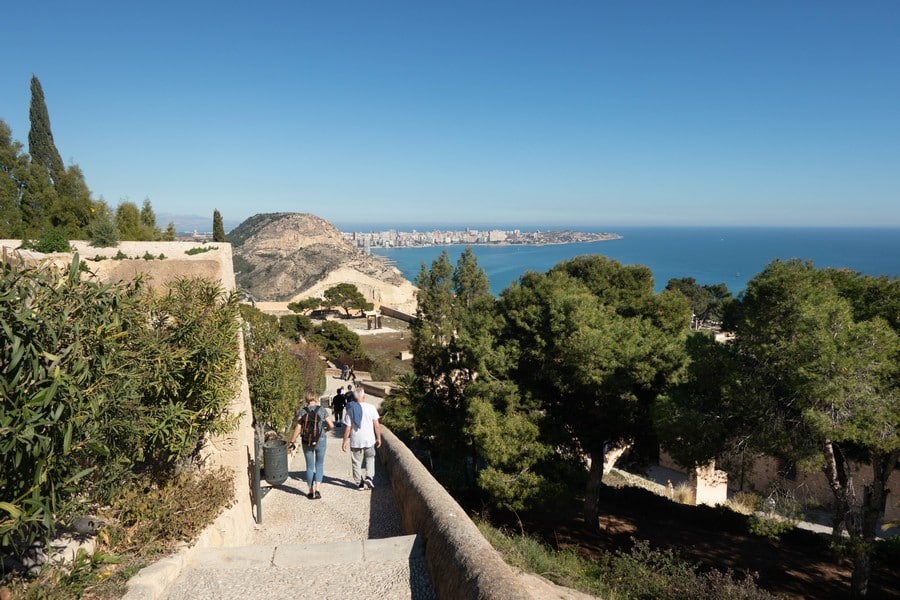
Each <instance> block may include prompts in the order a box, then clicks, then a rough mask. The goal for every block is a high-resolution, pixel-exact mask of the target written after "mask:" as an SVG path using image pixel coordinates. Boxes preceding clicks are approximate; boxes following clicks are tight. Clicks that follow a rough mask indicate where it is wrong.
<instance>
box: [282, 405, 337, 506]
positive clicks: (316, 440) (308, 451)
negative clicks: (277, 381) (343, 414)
mask: <svg viewBox="0 0 900 600" xmlns="http://www.w3.org/2000/svg"><path fill="white" fill-rule="evenodd" d="M331 429H334V420H332V418H331V414H330V413H329V412H328V409H327V408H325V407H324V406H319V398H318V396H316V393H315V392H306V406H304V407H303V408H301V409H300V411H298V413H297V425H296V426H295V427H294V433H293V435H292V436H291V444H290V449H291V450H293V449H294V448H296V447H297V440H298V439H299V440H300V445H301V447H302V448H303V456H304V458H306V485H307V486H308V487H309V493H308V494H306V497H307V498H309V499H310V500H313V499H316V500H318V499H319V498H321V497H322V494H321V492H320V491H319V486H320V485H321V484H322V477H323V475H324V474H325V472H324V471H325V449H326V447H327V443H328V436H327V435H325V432H326V431H330V430H331Z"/></svg>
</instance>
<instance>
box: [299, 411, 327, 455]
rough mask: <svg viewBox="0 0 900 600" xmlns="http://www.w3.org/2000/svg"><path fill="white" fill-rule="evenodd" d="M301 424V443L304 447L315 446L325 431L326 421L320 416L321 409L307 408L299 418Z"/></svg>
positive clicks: (301, 412)
mask: <svg viewBox="0 0 900 600" xmlns="http://www.w3.org/2000/svg"><path fill="white" fill-rule="evenodd" d="M297 422H298V423H299V424H300V443H301V444H303V445H304V446H315V445H316V444H318V443H319V438H320V437H322V432H323V431H324V430H325V419H323V418H322V417H321V415H320V414H319V407H318V406H316V407H315V408H312V407H309V406H307V407H305V408H304V409H303V410H302V411H300V416H299V417H298V418H297Z"/></svg>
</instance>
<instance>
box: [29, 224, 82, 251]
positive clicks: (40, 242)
mask: <svg viewBox="0 0 900 600" xmlns="http://www.w3.org/2000/svg"><path fill="white" fill-rule="evenodd" d="M22 247H23V248H28V249H30V250H36V251H37V252H42V253H44V254H51V253H53V252H71V251H72V246H70V245H69V236H68V235H66V233H65V232H64V231H62V230H61V229H56V228H54V227H51V228H48V229H45V230H44V231H42V232H41V235H40V237H39V238H38V239H37V240H26V241H23V242H22Z"/></svg>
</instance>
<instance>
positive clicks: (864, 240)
mask: <svg viewBox="0 0 900 600" xmlns="http://www.w3.org/2000/svg"><path fill="white" fill-rule="evenodd" d="M416 229H417V231H432V230H435V229H438V230H444V231H446V230H459V229H460V227H459V226H440V227H434V226H430V227H424V226H420V227H417V228H416ZM503 229H510V228H509V227H504V228H503ZM520 229H522V230H525V229H526V228H525V227H520ZM558 229H578V228H562V227H561V228H558ZM404 230H407V231H408V230H411V229H406V228H404ZM580 230H582V231H597V232H600V231H605V232H611V233H618V234H619V235H621V236H622V237H621V239H616V240H608V241H599V242H585V243H573V244H554V245H543V246H522V245H505V246H496V245H473V246H472V250H473V251H474V253H475V256H476V257H477V258H478V264H479V266H480V267H481V268H483V269H484V270H485V273H486V274H487V277H488V280H489V281H490V287H491V293H493V294H494V295H495V296H496V295H499V294H500V292H501V291H502V290H504V289H506V288H507V287H509V285H510V284H511V283H512V282H514V281H516V280H517V279H518V278H519V277H521V276H522V275H523V274H524V273H525V272H526V271H538V272H545V271H547V270H548V269H550V268H551V267H553V266H554V265H556V264H558V263H559V262H561V261H563V260H567V259H570V258H574V257H576V256H580V255H586V254H600V255H603V256H606V257H608V258H611V259H615V260H617V261H619V262H620V263H622V264H626V265H645V266H647V267H649V268H650V270H651V271H652V272H653V278H654V286H655V289H656V291H661V290H662V289H664V288H665V287H666V284H667V283H668V281H669V280H670V279H672V278H683V277H693V278H694V279H695V280H696V281H697V283H699V284H701V285H715V284H718V283H724V284H725V285H727V286H728V289H729V291H730V292H731V293H732V294H734V295H738V294H739V293H740V292H742V291H743V290H744V288H745V287H746V285H747V282H748V281H750V280H751V279H752V278H753V277H754V276H755V275H756V274H757V273H759V272H760V271H762V270H763V268H764V267H765V266H766V265H767V264H769V263H770V262H771V261H773V260H775V259H791V258H799V259H802V260H809V261H812V262H813V264H814V265H815V266H816V267H819V268H824V267H835V268H844V269H851V270H854V271H858V272H860V273H864V274H867V275H885V276H888V277H891V278H897V277H898V276H900V228H820V227H817V228H788V227H771V228H762V227H611V228H604V229H584V228H581V229H580ZM445 250H446V251H447V253H448V255H449V257H450V260H451V262H452V263H453V264H456V261H457V260H458V259H459V256H460V255H461V254H462V252H463V251H464V250H465V246H426V247H415V248H372V254H375V255H378V256H383V257H385V258H386V259H388V261H389V262H391V263H393V264H394V266H396V267H397V268H398V269H399V270H400V271H401V272H402V273H403V275H404V277H406V278H407V279H409V280H410V281H413V282H415V278H416V276H417V275H418V273H419V270H420V268H421V266H422V264H423V263H424V264H425V265H426V266H429V267H430V266H431V263H432V261H434V260H435V259H437V258H438V257H439V256H440V254H441V252H443V251H445Z"/></svg>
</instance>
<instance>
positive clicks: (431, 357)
mask: <svg viewBox="0 0 900 600" xmlns="http://www.w3.org/2000/svg"><path fill="white" fill-rule="evenodd" d="M416 285H417V286H418V287H419V293H418V299H419V302H418V309H417V319H416V321H415V322H414V323H413V324H412V326H411V330H412V342H411V349H412V351H413V369H414V372H415V376H414V378H407V379H406V380H404V385H403V387H402V388H401V389H400V390H398V393H397V394H396V395H395V397H394V398H392V399H391V401H390V402H389V403H388V408H389V409H391V411H392V412H391V417H389V421H390V420H391V418H393V419H395V420H396V422H397V424H398V425H399V426H400V427H401V429H402V430H403V431H407V432H413V433H415V434H416V435H417V436H418V438H419V441H420V442H424V443H425V444H426V445H427V447H428V448H429V449H430V450H432V451H434V452H435V453H436V454H437V459H436V460H435V461H434V464H435V468H436V470H437V471H438V474H439V475H441V477H442V478H443V483H444V484H445V485H448V486H449V487H452V488H455V489H456V490H457V491H466V492H469V491H471V490H473V489H478V490H480V491H481V492H483V493H484V495H485V500H486V501H487V503H488V504H489V505H493V506H499V507H503V508H507V509H510V510H520V509H522V508H525V507H526V506H529V505H533V504H534V503H535V502H536V501H538V500H542V499H544V498H546V497H547V493H548V490H549V485H550V484H549V482H548V479H547V477H546V476H545V474H544V473H543V472H542V470H541V466H542V461H544V460H545V459H546V458H547V457H548V456H549V454H550V451H549V450H550V449H549V448H548V447H547V446H546V445H544V444H542V443H541V442H540V441H539V440H538V434H539V429H538V426H537V420H538V418H539V415H538V413H537V412H536V411H535V410H533V407H531V406H529V405H528V404H527V403H523V401H522V398H521V396H520V395H519V394H518V393H516V386H515V385H513V384H512V383H511V382H510V381H508V380H507V379H505V377H504V373H505V371H506V364H505V360H506V355H505V354H504V352H503V351H498V350H499V349H500V348H501V346H502V345H501V344H499V343H498V339H497V338H496V334H497V332H498V326H499V323H500V321H499V319H498V314H497V311H496V301H495V300H494V298H493V296H491V294H490V286H489V284H488V280H487V276H486V275H485V273H484V270H483V269H481V268H480V267H479V266H478V263H477V259H476V257H475V254H474V253H473V252H472V250H471V248H467V249H466V251H465V252H463V254H462V255H461V256H460V258H459V260H458V262H457V264H456V267H455V268H454V267H453V266H452V265H451V263H450V259H449V256H448V255H447V253H446V252H443V253H442V254H441V256H440V257H439V258H438V259H437V260H435V261H434V262H432V265H431V268H430V269H426V267H425V265H424V264H423V265H422V269H421V271H420V273H419V276H418V278H417V279H416ZM386 411H387V409H386Z"/></svg>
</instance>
